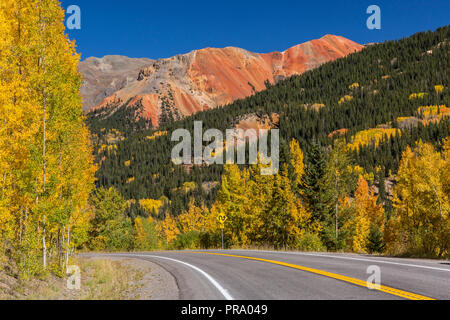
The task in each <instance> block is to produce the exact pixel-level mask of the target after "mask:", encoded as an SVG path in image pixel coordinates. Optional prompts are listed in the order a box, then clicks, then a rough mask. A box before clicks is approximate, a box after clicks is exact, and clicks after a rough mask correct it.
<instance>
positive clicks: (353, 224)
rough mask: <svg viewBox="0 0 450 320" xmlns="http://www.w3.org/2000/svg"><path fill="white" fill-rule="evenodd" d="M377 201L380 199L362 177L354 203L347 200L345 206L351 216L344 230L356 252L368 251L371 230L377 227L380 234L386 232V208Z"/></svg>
mask: <svg viewBox="0 0 450 320" xmlns="http://www.w3.org/2000/svg"><path fill="white" fill-rule="evenodd" d="M377 200H378V197H377V196H375V195H374V193H373V191H371V190H369V185H368V183H367V181H366V180H365V179H364V178H363V177H362V176H361V177H360V178H359V181H358V188H357V189H356V191H355V199H354V201H353V203H350V201H349V200H348V199H347V200H346V201H345V202H344V204H343V206H344V208H347V209H348V210H346V212H349V213H348V215H350V216H349V217H348V220H347V221H346V223H345V224H344V226H343V229H344V230H347V231H348V232H349V233H350V235H351V237H350V247H351V248H352V250H353V251H354V252H360V253H364V252H366V251H367V244H368V239H369V234H370V230H371V228H373V227H377V228H378V229H379V230H380V232H383V231H384V208H383V206H382V205H378V204H377Z"/></svg>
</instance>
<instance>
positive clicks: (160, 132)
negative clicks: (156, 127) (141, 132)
mask: <svg viewBox="0 0 450 320" xmlns="http://www.w3.org/2000/svg"><path fill="white" fill-rule="evenodd" d="M165 135H167V131H156V132H155V133H153V135H151V136H147V137H146V139H147V140H155V139H156V138H157V137H162V136H165Z"/></svg>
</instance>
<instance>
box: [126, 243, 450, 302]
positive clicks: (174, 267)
mask: <svg viewBox="0 0 450 320" xmlns="http://www.w3.org/2000/svg"><path fill="white" fill-rule="evenodd" d="M121 255H123V256H126V257H132V258H137V259H144V260H148V261H152V262H155V263H157V264H159V265H160V266H162V267H163V268H164V269H166V270H167V271H169V272H170V273H171V274H172V275H173V276H174V277H175V279H176V281H177V285H178V287H179V290H180V297H181V299H189V300H204V299H209V300H221V299H230V300H231V299H239V300H241V299H242V300H268V299H276V300H279V299H281V300H297V299H363V300H364V299H369V300H376V299H426V298H433V299H450V262H449V261H438V260H422V259H420V260H419V259H400V258H387V257H371V256H364V255H349V254H322V253H318V254H312V253H300V252H298V253H297V252H290V253H288V252H272V251H249V250H225V251H181V252H180V251H172V252H152V253H128V254H121ZM370 266H376V267H378V268H379V270H380V275H381V286H380V287H379V289H372V290H369V289H368V288H367V285H366V281H367V279H368V278H369V277H370V276H371V275H372V274H373V270H376V267H375V269H371V270H372V271H370V270H369V271H370V273H368V267H370ZM372 268H373V267H372Z"/></svg>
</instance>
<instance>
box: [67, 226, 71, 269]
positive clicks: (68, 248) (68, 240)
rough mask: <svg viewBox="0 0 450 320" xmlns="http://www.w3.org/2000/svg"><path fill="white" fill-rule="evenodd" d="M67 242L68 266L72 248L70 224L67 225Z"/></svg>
mask: <svg viewBox="0 0 450 320" xmlns="http://www.w3.org/2000/svg"><path fill="white" fill-rule="evenodd" d="M66 240H67V244H66V246H67V247H66V268H67V266H68V265H69V250H70V224H69V225H67V239H66Z"/></svg>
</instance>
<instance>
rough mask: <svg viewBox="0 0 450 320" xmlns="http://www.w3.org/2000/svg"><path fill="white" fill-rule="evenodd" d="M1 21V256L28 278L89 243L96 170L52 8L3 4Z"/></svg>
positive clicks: (29, 2) (66, 46)
mask: <svg viewBox="0 0 450 320" xmlns="http://www.w3.org/2000/svg"><path fill="white" fill-rule="evenodd" d="M0 16H1V19H0V21H1V22H0V30H1V32H0V33H1V36H0V109H1V111H0V118H1V119H0V122H1V124H2V125H1V128H0V146H1V150H2V151H1V157H0V163H1V164H0V171H1V172H0V175H1V177H2V178H1V189H2V192H1V195H0V212H1V214H0V216H1V218H0V220H1V225H0V230H1V232H0V237H1V241H0V245H1V247H0V250H1V251H0V252H1V255H2V257H4V256H5V255H6V254H8V255H10V257H9V258H11V259H14V260H15V261H16V262H17V264H18V266H19V267H20V270H21V273H22V276H23V277H28V276H33V275H35V274H39V273H42V272H44V271H46V270H48V269H51V270H64V266H65V265H67V263H68V259H69V257H70V256H71V255H72V254H73V252H74V250H75V248H77V247H79V246H80V245H82V244H83V243H85V242H86V241H87V240H88V226H89V220H90V216H91V214H92V210H91V209H90V206H89V204H88V198H89V196H90V194H91V192H92V190H93V187H94V173H95V166H94V164H93V156H92V148H91V144H90V137H89V131H88V129H87V127H86V125H85V123H84V115H83V112H82V109H81V96H80V93H79V91H80V86H81V83H82V78H81V76H80V74H79V73H78V71H77V65H78V61H79V59H80V57H79V55H78V54H77V53H76V51H75V45H74V43H73V42H71V41H69V40H68V38H67V36H66V35H65V34H64V23H63V20H64V11H63V10H62V9H61V7H60V5H59V3H58V2H57V1H53V0H39V1H34V0H23V1H22V0H19V1H13V0H2V2H1V4H0Z"/></svg>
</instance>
